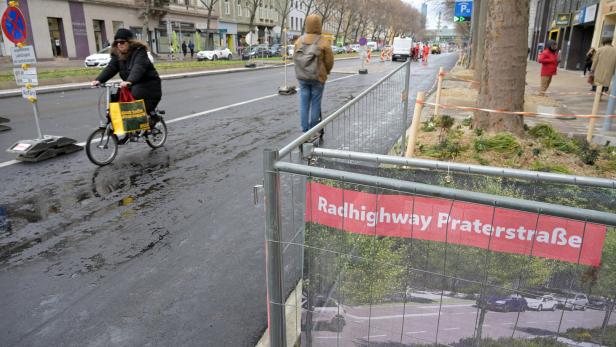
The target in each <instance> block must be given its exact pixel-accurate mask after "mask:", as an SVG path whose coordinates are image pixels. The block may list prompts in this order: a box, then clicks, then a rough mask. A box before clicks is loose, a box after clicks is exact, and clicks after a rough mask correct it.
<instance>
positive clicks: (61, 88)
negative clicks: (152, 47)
mask: <svg viewBox="0 0 616 347" xmlns="http://www.w3.org/2000/svg"><path fill="white" fill-rule="evenodd" d="M351 59H357V57H348V58H339V59H335V60H351ZM293 65H294V64H287V66H293ZM282 67H284V64H277V65H271V66H261V67H256V68H246V67H240V68H232V69H222V70H209V71H197V72H182V73H177V74H168V75H162V76H160V79H161V80H163V81H165V80H175V79H181V78H191V77H201V76H208V75H224V74H231V73H238V72H246V71H257V70H270V69H277V68H282ZM111 82H121V80H119V79H114V80H111ZM90 88H91V87H90V82H80V83H70V84H58V85H52V86H44V87H40V88H36V93H37V94H49V93H56V92H65V91H71V90H80V89H90ZM14 96H21V89H8V90H4V91H0V99H3V98H11V97H14Z"/></svg>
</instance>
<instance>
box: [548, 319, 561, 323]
mask: <svg viewBox="0 0 616 347" xmlns="http://www.w3.org/2000/svg"><path fill="white" fill-rule="evenodd" d="M546 323H560V321H559V320H549V321H546Z"/></svg>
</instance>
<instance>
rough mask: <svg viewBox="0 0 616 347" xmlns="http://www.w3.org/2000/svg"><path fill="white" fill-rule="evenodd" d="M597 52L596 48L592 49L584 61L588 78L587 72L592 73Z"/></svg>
mask: <svg viewBox="0 0 616 347" xmlns="http://www.w3.org/2000/svg"><path fill="white" fill-rule="evenodd" d="M596 52H597V51H596V50H595V49H594V48H592V47H591V48H590V49H589V50H588V53H586V58H585V59H584V76H586V71H590V69H591V68H592V59H593V58H594V56H595V53H596Z"/></svg>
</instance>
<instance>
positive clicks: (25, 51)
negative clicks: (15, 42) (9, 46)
mask: <svg viewBox="0 0 616 347" xmlns="http://www.w3.org/2000/svg"><path fill="white" fill-rule="evenodd" d="M22 64H36V55H35V54H34V47H33V46H24V47H22V48H19V47H13V65H22Z"/></svg>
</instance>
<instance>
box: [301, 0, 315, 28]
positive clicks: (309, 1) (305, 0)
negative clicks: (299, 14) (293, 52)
mask: <svg viewBox="0 0 616 347" xmlns="http://www.w3.org/2000/svg"><path fill="white" fill-rule="evenodd" d="M314 1H315V0H302V4H304V8H305V9H306V12H304V25H302V35H304V31H305V30H306V18H308V16H309V15H310V14H311V13H312V10H313V8H312V6H313V5H314Z"/></svg>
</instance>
